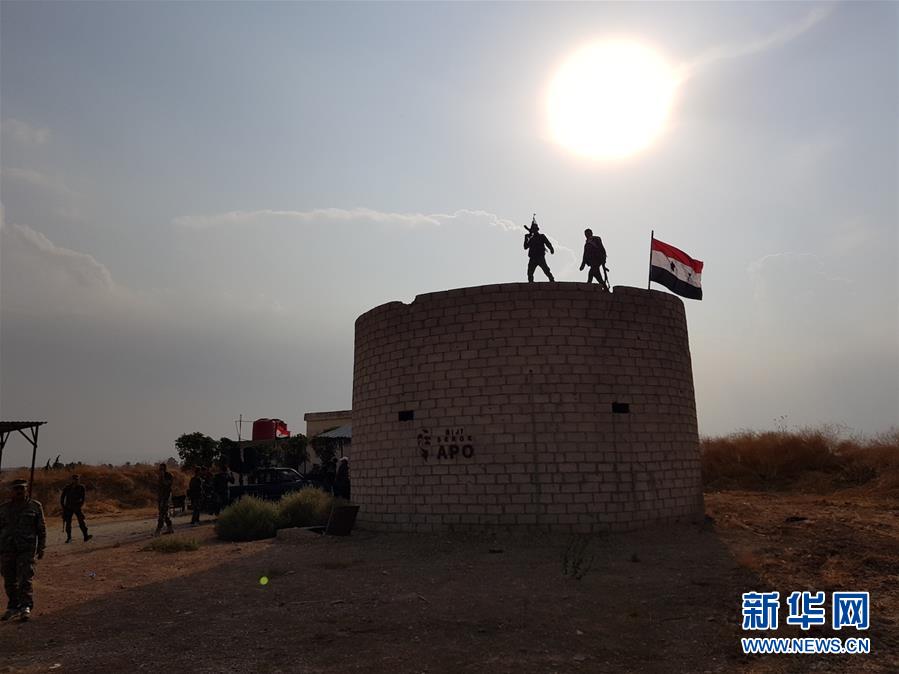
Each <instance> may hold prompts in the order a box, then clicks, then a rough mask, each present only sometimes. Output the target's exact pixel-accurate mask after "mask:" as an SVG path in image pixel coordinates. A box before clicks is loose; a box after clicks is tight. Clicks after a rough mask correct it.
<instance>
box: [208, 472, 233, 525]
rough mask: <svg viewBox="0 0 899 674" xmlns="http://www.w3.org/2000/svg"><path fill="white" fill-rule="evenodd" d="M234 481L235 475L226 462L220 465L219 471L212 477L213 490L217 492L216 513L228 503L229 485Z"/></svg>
mask: <svg viewBox="0 0 899 674" xmlns="http://www.w3.org/2000/svg"><path fill="white" fill-rule="evenodd" d="M233 483H234V476H233V475H231V471H230V470H228V466H226V465H225V464H224V463H222V464H220V465H219V472H217V473H216V474H215V475H214V476H213V478H212V490H213V492H214V493H215V515H216V517H218V514H219V513H220V512H222V510H223V509H224V508H225V506H227V505H228V500H229V499H228V485H230V484H233Z"/></svg>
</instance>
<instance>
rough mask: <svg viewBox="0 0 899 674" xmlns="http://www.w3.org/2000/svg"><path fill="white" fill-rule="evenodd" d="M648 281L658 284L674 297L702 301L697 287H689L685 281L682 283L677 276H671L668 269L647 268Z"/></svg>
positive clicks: (700, 291) (699, 289) (700, 290)
mask: <svg viewBox="0 0 899 674" xmlns="http://www.w3.org/2000/svg"><path fill="white" fill-rule="evenodd" d="M649 280H650V281H655V282H656V283H660V284H662V285H663V286H665V287H666V288H668V290H670V291H671V292H673V293H675V294H676V295H680V296H681V297H686V298H688V299H691V300H701V299H702V288H700V287H699V286H694V285H690V284H689V283H687V282H686V281H682V280H681V279H679V278H678V277H677V276H675V275H674V274H672V273H671V272H670V271H669V270H668V269H665V268H663V267H656V266H655V265H653V266H652V267H650V268H649Z"/></svg>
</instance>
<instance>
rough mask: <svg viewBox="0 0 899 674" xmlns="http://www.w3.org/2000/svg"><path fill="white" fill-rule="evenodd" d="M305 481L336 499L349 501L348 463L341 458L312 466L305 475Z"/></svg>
mask: <svg viewBox="0 0 899 674" xmlns="http://www.w3.org/2000/svg"><path fill="white" fill-rule="evenodd" d="M306 479H308V480H309V482H311V483H312V484H313V485H315V486H317V487H318V488H319V489H322V490H324V491H326V492H328V493H329V494H334V496H336V497H337V498H342V499H346V500H347V501H349V500H350V461H349V459H348V458H347V457H345V456H343V457H341V458H340V460H335V459H331V460H330V461H327V462H325V463H322V464H321V465H319V464H317V463H316V464H313V465H312V468H311V470H310V471H309V472H308V473H306Z"/></svg>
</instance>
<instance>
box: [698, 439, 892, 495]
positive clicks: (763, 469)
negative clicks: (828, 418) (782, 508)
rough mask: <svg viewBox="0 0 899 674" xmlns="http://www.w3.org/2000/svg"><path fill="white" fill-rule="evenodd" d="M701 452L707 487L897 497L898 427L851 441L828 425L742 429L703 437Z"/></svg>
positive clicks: (713, 488)
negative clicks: (838, 491)
mask: <svg viewBox="0 0 899 674" xmlns="http://www.w3.org/2000/svg"><path fill="white" fill-rule="evenodd" d="M701 448H702V477H703V483H704V485H705V488H706V489H711V490H717V489H750V490H763V491H776V490H797V491H803V492H810V493H829V492H832V491H833V490H835V489H840V488H846V487H855V488H859V487H863V488H864V489H865V490H866V491H867V492H869V493H872V494H873V493H878V494H884V495H889V494H896V493H899V429H892V430H891V431H889V432H888V433H883V434H880V435H877V436H874V437H863V436H855V437H851V438H841V437H840V432H839V429H836V428H834V427H828V426H824V427H822V428H819V429H801V430H798V431H792V432H788V431H784V430H780V431H769V432H763V433H756V432H752V431H744V432H741V433H734V434H732V435H728V436H726V437H718V438H703V439H702V443H701Z"/></svg>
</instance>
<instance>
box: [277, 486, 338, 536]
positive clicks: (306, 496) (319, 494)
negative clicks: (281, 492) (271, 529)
mask: <svg viewBox="0 0 899 674" xmlns="http://www.w3.org/2000/svg"><path fill="white" fill-rule="evenodd" d="M335 500H336V499H335V498H334V497H333V496H331V495H330V494H328V493H327V492H324V491H322V490H321V489H314V488H311V487H307V488H306V489H301V490H300V491H295V492H293V493H292V494H287V495H285V496H284V497H283V498H282V499H281V500H280V501H279V502H278V509H279V511H280V513H281V526H284V527H314V526H323V525H325V524H327V523H328V515H330V513H331V506H332V505H335Z"/></svg>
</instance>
